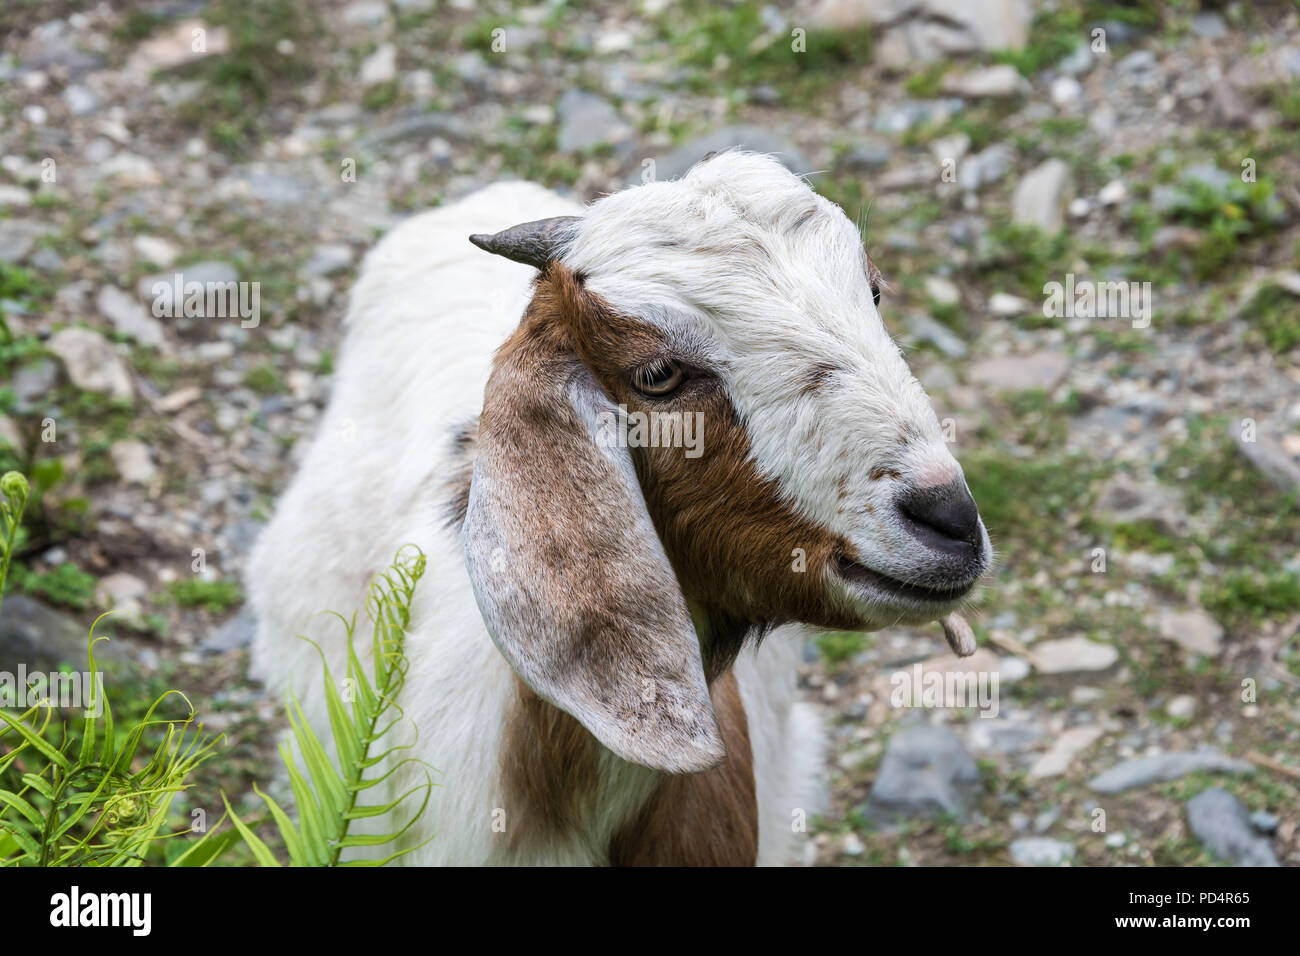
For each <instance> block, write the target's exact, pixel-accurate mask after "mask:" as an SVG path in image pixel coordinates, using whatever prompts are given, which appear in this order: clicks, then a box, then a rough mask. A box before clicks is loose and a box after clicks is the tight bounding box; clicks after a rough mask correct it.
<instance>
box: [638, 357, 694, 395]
mask: <svg viewBox="0 0 1300 956" xmlns="http://www.w3.org/2000/svg"><path fill="white" fill-rule="evenodd" d="M632 384H633V385H635V386H636V389H637V391H639V392H643V393H645V394H646V395H667V394H668V393H669V392H671V391H672V390H673V389H675V388H676V387H677V386H678V385H680V384H682V367H681V366H680V365H679V364H677V363H676V362H674V361H672V360H671V359H655V360H654V361H653V362H651V363H650V364H649V365H642V366H641V367H640V368H639V369H637V370H636V371H635V372H633V373H632Z"/></svg>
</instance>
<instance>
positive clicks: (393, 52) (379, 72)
mask: <svg viewBox="0 0 1300 956" xmlns="http://www.w3.org/2000/svg"><path fill="white" fill-rule="evenodd" d="M359 79H360V81H361V85H362V86H363V87H371V86H382V85H383V84H384V83H391V82H393V80H395V79H397V47H396V46H394V45H393V44H391V43H381V44H380V45H379V47H378V48H377V49H376V50H375V52H374V53H372V54H370V55H369V56H368V57H366V58H365V59H364V60H362V61H361V72H360V74H359Z"/></svg>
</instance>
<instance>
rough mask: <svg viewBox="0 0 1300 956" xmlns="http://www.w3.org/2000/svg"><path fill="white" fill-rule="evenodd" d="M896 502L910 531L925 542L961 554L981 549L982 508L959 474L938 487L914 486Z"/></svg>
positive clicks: (941, 549)
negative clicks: (976, 502) (951, 480)
mask: <svg viewBox="0 0 1300 956" xmlns="http://www.w3.org/2000/svg"><path fill="white" fill-rule="evenodd" d="M897 505H898V510H899V512H901V513H902V515H903V518H904V520H905V521H906V523H907V529H908V531H910V532H911V533H912V535H913V536H914V537H916V538H918V539H919V540H920V541H921V542H922V543H923V544H925V545H928V546H929V547H931V548H935V549H937V550H939V551H948V552H952V553H958V554H969V553H970V552H971V551H972V550H974V551H978V550H979V547H980V544H981V534H980V513H979V508H977V507H976V506H975V499H974V498H972V497H971V495H970V492H969V491H967V490H966V483H965V482H964V481H962V480H961V479H960V478H958V479H957V480H956V481H954V482H952V483H951V484H947V485H941V486H939V487H935V488H913V489H912V490H910V491H908V492H906V493H904V494H903V495H902V496H901V497H900V498H899V499H898V501H897Z"/></svg>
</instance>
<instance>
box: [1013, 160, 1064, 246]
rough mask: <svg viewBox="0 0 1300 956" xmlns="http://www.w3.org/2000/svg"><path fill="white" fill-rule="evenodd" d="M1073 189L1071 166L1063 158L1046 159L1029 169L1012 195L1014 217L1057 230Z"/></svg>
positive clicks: (1041, 227) (1020, 220)
mask: <svg viewBox="0 0 1300 956" xmlns="http://www.w3.org/2000/svg"><path fill="white" fill-rule="evenodd" d="M1070 191H1071V180H1070V165H1069V164H1068V163H1067V162H1065V160H1063V159H1057V158H1055V157H1053V158H1052V159H1049V160H1046V161H1045V162H1043V163H1041V164H1040V165H1038V166H1036V167H1034V168H1033V169H1032V170H1030V171H1029V172H1028V173H1027V174H1026V175H1025V177H1024V178H1023V179H1022V180H1021V181H1020V184H1019V185H1018V186H1017V187H1016V192H1015V195H1014V196H1012V198H1011V218H1012V219H1013V220H1014V221H1015V222H1017V223H1019V224H1020V225H1025V226H1037V227H1038V228H1039V229H1042V230H1043V231H1044V232H1057V231H1059V230H1060V228H1061V226H1062V224H1063V223H1064V221H1065V219H1064V210H1065V206H1066V205H1067V203H1068V202H1069V199H1070Z"/></svg>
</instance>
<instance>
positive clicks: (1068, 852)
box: [1010, 837, 1074, 866]
mask: <svg viewBox="0 0 1300 956" xmlns="http://www.w3.org/2000/svg"><path fill="white" fill-rule="evenodd" d="M1010 849H1011V858H1012V859H1013V860H1015V861H1016V862H1017V863H1019V864H1020V865H1021V866H1060V865H1061V864H1062V863H1065V862H1066V861H1067V860H1071V859H1073V858H1074V845H1073V844H1070V843H1065V842H1063V841H1061V840H1053V839H1052V838H1051V837H1021V838H1020V839H1019V840H1012V841H1011V847H1010Z"/></svg>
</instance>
